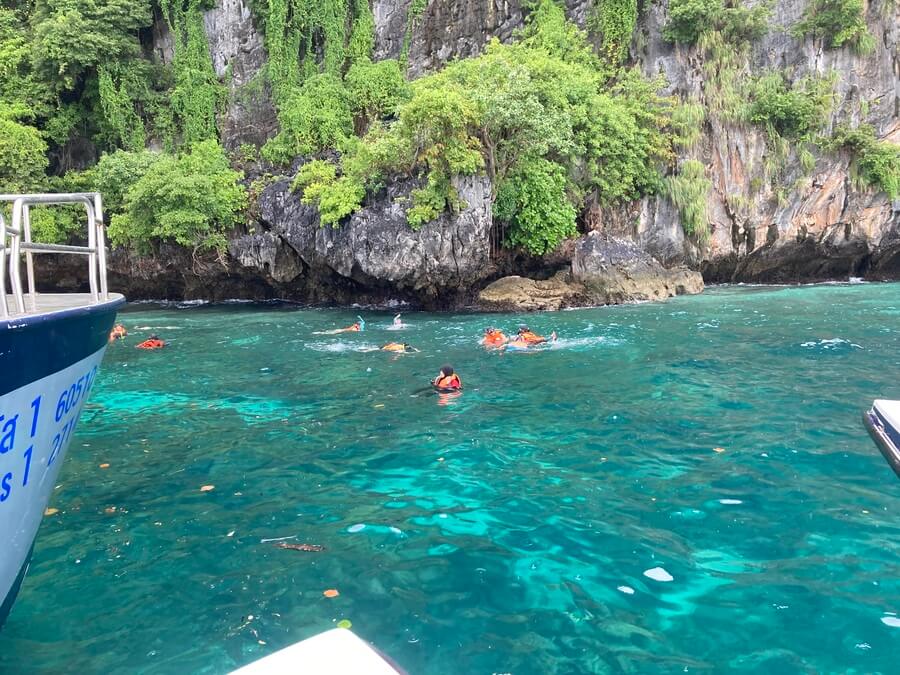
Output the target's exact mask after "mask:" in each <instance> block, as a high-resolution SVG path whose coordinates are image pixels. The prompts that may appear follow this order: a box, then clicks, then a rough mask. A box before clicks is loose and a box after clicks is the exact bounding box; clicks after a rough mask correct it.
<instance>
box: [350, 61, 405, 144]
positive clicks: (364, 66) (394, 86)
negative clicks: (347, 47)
mask: <svg viewBox="0 0 900 675" xmlns="http://www.w3.org/2000/svg"><path fill="white" fill-rule="evenodd" d="M344 84H345V86H346V87H347V96H348V100H349V103H350V108H351V110H352V111H353V114H354V116H355V118H356V129H357V131H365V129H366V128H367V127H368V125H369V124H370V123H371V122H373V121H375V120H377V119H380V118H382V117H385V116H387V115H391V114H393V113H394V112H395V111H396V109H397V106H398V105H399V104H400V102H401V101H403V100H405V99H406V98H407V97H408V95H409V87H408V86H407V84H406V79H405V78H404V77H403V73H402V72H401V70H400V63H399V62H398V61H395V60H394V59H385V60H384V61H377V62H376V63H372V62H371V61H369V60H368V59H363V60H360V61H357V62H356V63H354V64H353V65H352V66H350V70H348V71H347V75H346V76H345V78H344Z"/></svg>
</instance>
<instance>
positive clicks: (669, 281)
mask: <svg viewBox="0 0 900 675" xmlns="http://www.w3.org/2000/svg"><path fill="white" fill-rule="evenodd" d="M572 279H573V280H574V281H576V282H580V283H581V284H582V285H583V286H584V287H585V289H586V290H587V292H588V294H589V297H590V298H591V300H592V301H593V302H594V303H595V304H604V305H613V304H619V303H622V302H635V301H642V300H665V299H666V298H671V297H672V296H675V295H686V294H692V293H700V292H701V291H702V290H703V278H702V277H701V276H700V273H699V272H696V271H693V270H690V269H688V268H687V267H684V266H676V267H674V268H671V269H668V268H666V267H663V266H662V264H661V263H660V262H659V261H657V260H656V259H655V258H654V257H653V256H651V255H650V254H649V253H647V252H646V251H645V250H644V249H642V248H640V247H639V246H638V245H637V244H635V243H634V242H632V241H629V240H626V239H614V238H611V237H606V236H604V235H602V234H600V233H599V232H592V233H591V234H589V235H587V236H586V237H583V238H582V239H580V240H579V242H578V244H577V245H576V247H575V255H574V256H573V258H572Z"/></svg>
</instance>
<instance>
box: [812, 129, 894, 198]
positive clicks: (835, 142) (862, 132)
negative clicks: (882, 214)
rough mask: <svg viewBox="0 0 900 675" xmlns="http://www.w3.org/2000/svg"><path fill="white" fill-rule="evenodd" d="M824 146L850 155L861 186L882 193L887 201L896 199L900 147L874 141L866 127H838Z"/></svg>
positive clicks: (870, 130) (872, 134) (873, 136)
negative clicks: (887, 198)
mask: <svg viewBox="0 0 900 675" xmlns="http://www.w3.org/2000/svg"><path fill="white" fill-rule="evenodd" d="M828 145H829V146H830V147H831V148H833V149H838V148H844V149H846V150H848V151H850V152H851V153H852V154H853V158H854V166H853V169H854V171H855V174H856V177H857V178H858V180H859V183H860V184H861V186H864V187H868V186H871V187H875V188H877V189H879V190H881V191H882V192H886V193H887V195H888V197H889V198H890V199H891V200H895V199H897V198H898V197H900V145H897V144H896V143H891V142H889V141H879V140H877V139H876V138H875V130H874V129H872V127H870V126H868V125H861V126H859V127H857V128H856V129H851V128H850V127H847V126H842V127H838V128H837V129H835V131H834V134H833V135H832V137H831V139H830V140H829V143H828Z"/></svg>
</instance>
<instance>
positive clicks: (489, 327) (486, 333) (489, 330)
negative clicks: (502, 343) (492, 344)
mask: <svg viewBox="0 0 900 675" xmlns="http://www.w3.org/2000/svg"><path fill="white" fill-rule="evenodd" d="M496 332H497V329H496V328H494V327H493V326H488V327H487V328H485V329H484V334H485V335H490V334H491V333H496Z"/></svg>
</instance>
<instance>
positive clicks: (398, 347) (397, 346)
mask: <svg viewBox="0 0 900 675" xmlns="http://www.w3.org/2000/svg"><path fill="white" fill-rule="evenodd" d="M381 351H383V352H397V353H398V354H410V353H412V352H417V351H419V350H418V349H416V348H415V347H413V346H411V345H408V344H406V343H405V342H388V343H387V344H386V345H383V346H382V347H381Z"/></svg>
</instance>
